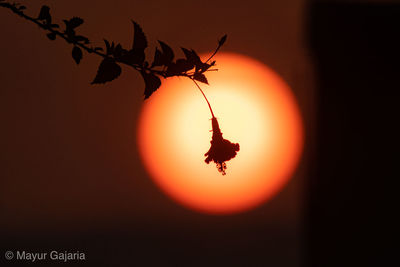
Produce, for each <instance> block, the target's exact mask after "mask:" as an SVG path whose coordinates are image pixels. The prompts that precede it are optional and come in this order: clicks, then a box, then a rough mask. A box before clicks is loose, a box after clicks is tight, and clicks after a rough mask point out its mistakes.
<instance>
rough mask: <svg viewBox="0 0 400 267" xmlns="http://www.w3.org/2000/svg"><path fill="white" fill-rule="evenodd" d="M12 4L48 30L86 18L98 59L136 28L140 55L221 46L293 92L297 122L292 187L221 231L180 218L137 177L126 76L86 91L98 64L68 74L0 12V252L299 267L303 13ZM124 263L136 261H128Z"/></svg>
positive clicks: (309, 80)
mask: <svg viewBox="0 0 400 267" xmlns="http://www.w3.org/2000/svg"><path fill="white" fill-rule="evenodd" d="M21 2H22V3H26V5H27V7H28V9H27V11H26V13H28V14H37V13H38V11H39V9H40V6H41V5H42V4H46V5H49V6H50V7H51V11H52V14H53V17H54V19H56V20H57V21H58V22H60V21H61V19H65V18H70V17H72V16H79V17H82V18H84V19H85V23H84V25H83V26H82V27H80V31H79V32H80V33H82V34H84V35H87V36H88V37H89V38H90V39H91V40H92V41H94V42H95V44H97V45H102V39H103V38H107V39H110V40H115V41H118V42H121V43H122V44H124V45H126V46H129V45H130V43H131V42H132V25H131V22H130V19H134V20H135V21H137V22H138V23H139V24H140V25H141V26H142V27H143V30H144V32H145V33H146V35H147V37H148V40H149V43H150V48H151V49H149V52H150V54H151V53H152V51H154V47H155V45H156V40H163V41H165V42H166V43H168V44H170V45H171V46H172V47H173V48H174V49H176V50H177V49H178V48H179V47H180V46H184V47H190V48H194V49H195V50H196V51H198V52H207V51H210V50H212V49H213V48H214V47H215V44H216V41H217V39H218V38H220V37H221V36H222V35H223V34H225V33H226V34H228V41H227V43H226V45H225V46H224V47H223V51H230V52H237V53H242V54H245V55H248V56H251V57H254V58H256V59H258V60H260V61H262V62H264V63H265V64H267V65H268V66H270V67H271V68H273V69H274V70H275V71H276V72H277V73H279V74H280V75H281V76H282V77H283V78H284V79H285V80H286V82H287V83H288V84H289V85H290V86H291V88H292V89H293V92H294V93H295V95H296V96H297V98H298V102H299V105H300V108H301V111H302V114H303V117H304V120H305V126H306V146H305V153H304V156H303V159H302V162H301V165H300V167H299V169H298V171H297V173H296V175H295V176H294V178H293V179H292V180H291V181H290V182H289V184H288V185H287V186H286V187H285V188H284V190H283V191H282V192H280V193H279V194H278V195H277V196H276V197H275V198H274V199H273V200H272V201H270V202H269V203H267V204H265V205H262V206H260V207H258V208H257V209H255V210H253V211H249V212H245V213H242V214H238V215H232V216H222V217H219V216H209V215H204V214H198V213H195V212H193V211H190V210H187V209H185V208H183V207H181V206H179V205H178V204H176V203H174V202H172V201H171V200H170V199H169V198H168V197H166V196H165V195H164V194H163V193H162V192H161V191H159V189H157V188H156V187H155V185H154V184H153V183H152V182H151V180H150V178H149V177H148V176H147V174H146V172H145V170H144V169H143V167H142V166H141V164H140V160H139V155H138V152H137V148H136V144H135V131H136V120H137V117H138V114H139V111H140V106H141V103H142V99H143V96H142V94H143V90H144V84H143V81H142V80H141V78H140V76H139V75H138V73H136V72H134V71H132V70H130V69H126V68H123V73H122V76H121V77H120V78H119V79H117V80H115V81H113V82H112V83H108V84H106V85H101V86H92V85H90V82H91V81H92V80H93V78H94V76H95V73H96V69H97V65H98V64H99V62H100V58H98V57H96V56H93V55H87V54H84V58H83V60H82V62H81V64H80V65H79V66H76V64H75V63H74V62H73V60H72V58H71V48H72V47H71V46H69V45H68V44H66V43H65V42H63V41H61V40H56V41H53V42H51V41H49V40H48V39H47V38H46V36H45V33H44V32H43V31H42V30H41V29H39V28H38V27H36V26H35V25H33V24H32V23H29V22H27V21H25V20H22V19H21V18H19V17H16V16H15V15H14V14H12V13H11V12H9V11H8V10H5V9H0V40H1V42H0V123H1V127H0V129H1V131H0V148H1V152H0V170H1V172H0V177H1V180H0V217H1V220H0V229H1V230H0V233H1V234H2V236H3V237H4V238H3V239H2V244H1V247H0V248H4V249H10V247H11V249H19V248H20V247H21V246H23V247H25V248H29V249H31V250H45V249H53V248H54V247H56V248H70V249H80V250H81V251H86V252H87V254H89V255H90V257H91V260H92V262H93V263H94V264H95V263H96V264H97V263H108V264H112V266H118V264H121V265H122V266H125V265H124V264H125V263H135V262H142V261H143V262H145V259H147V260H149V261H150V262H152V263H154V264H158V265H160V264H165V263H170V264H172V263H175V265H185V266H195V265H196V264H195V263H196V261H195V260H194V259H197V258H201V260H200V261H198V262H197V264H199V265H200V266H201V264H200V262H202V263H204V264H205V263H207V264H208V265H209V266H213V265H212V264H211V265H210V262H212V263H214V264H216V265H217V263H220V262H222V263H223V262H225V263H227V262H228V263H229V262H231V263H236V264H239V265H241V263H242V266H244V265H243V264H245V263H253V266H257V265H256V264H255V263H260V262H262V264H261V266H300V265H301V264H300V263H301V262H302V259H303V256H302V255H304V250H305V248H304V247H305V245H304V244H305V243H304V242H305V241H304V236H305V235H306V234H307V233H306V232H305V230H304V227H303V226H304V224H305V216H306V215H305V214H306V212H305V208H304V206H305V205H306V203H305V201H306V199H307V198H306V197H305V194H306V192H308V191H307V190H305V189H304V187H305V185H306V183H305V179H307V178H308V177H307V176H308V175H309V174H310V173H312V170H310V169H311V167H310V166H313V165H312V164H313V163H312V161H311V159H312V156H313V155H314V154H313V153H314V150H315V149H316V147H315V131H316V126H315V114H316V107H315V98H316V97H315V89H314V88H315V86H314V82H313V77H314V74H313V69H312V66H313V64H314V62H313V60H312V59H311V56H312V55H313V52H311V51H310V50H309V47H308V43H307V42H308V40H307V34H308V31H307V28H306V27H307V23H308V21H309V18H308V5H309V3H306V2H305V0H280V1H278V0H276V1H261V0H260V1H251V0H249V1H201V2H199V1H187V0H186V1H175V0H170V1H131V0H129V1H128V0H125V1H124V0H116V1H101V0H99V1H66V0H64V1H33V2H34V3H30V2H31V1H21ZM319 2H327V1H319ZM342 2H343V1H342ZM347 2H371V1H347ZM333 119H334V118H333ZM135 252H137V254H138V255H139V256H138V257H137V258H136V259H132V257H129V255H131V254H132V253H135ZM2 253H3V252H2ZM177 253H178V254H179V253H182V254H184V255H186V256H176V255H177ZM232 254H233V255H235V257H231V256H229V255H232ZM174 255H175V256H174ZM229 257H230V258H229ZM224 258H225V259H224ZM228 259H231V261H230V260H228ZM135 260H137V261H135ZM204 264H203V265H202V266H205V265H204ZM250 265H251V264H250ZM149 266H151V264H150V265H149ZM230 266H233V264H231V265H230Z"/></svg>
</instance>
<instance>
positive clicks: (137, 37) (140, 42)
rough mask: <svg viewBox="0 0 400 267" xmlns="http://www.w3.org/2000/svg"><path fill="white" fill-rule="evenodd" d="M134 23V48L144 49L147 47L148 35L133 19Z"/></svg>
mask: <svg viewBox="0 0 400 267" xmlns="http://www.w3.org/2000/svg"><path fill="white" fill-rule="evenodd" d="M132 23H133V31H134V33H133V44H132V50H144V49H145V48H146V47H147V39H146V36H145V35H144V32H143V30H142V28H141V27H140V25H139V24H137V23H136V22H134V21H133V20H132Z"/></svg>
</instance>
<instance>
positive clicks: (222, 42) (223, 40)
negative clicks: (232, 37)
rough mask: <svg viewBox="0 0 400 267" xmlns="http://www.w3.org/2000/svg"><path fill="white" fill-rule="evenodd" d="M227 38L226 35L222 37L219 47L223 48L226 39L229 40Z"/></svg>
mask: <svg viewBox="0 0 400 267" xmlns="http://www.w3.org/2000/svg"><path fill="white" fill-rule="evenodd" d="M227 37H228V35H227V34H225V35H224V36H222V38H221V39H219V41H218V45H219V46H222V45H223V44H224V43H225V42H226V38H227Z"/></svg>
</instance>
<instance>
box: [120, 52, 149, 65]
mask: <svg viewBox="0 0 400 267" xmlns="http://www.w3.org/2000/svg"><path fill="white" fill-rule="evenodd" d="M144 59H145V54H144V51H138V50H129V51H127V52H126V53H125V54H124V55H122V56H121V57H120V58H119V60H121V61H122V62H124V63H127V64H130V65H142V64H143V62H144Z"/></svg>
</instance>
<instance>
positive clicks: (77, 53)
mask: <svg viewBox="0 0 400 267" xmlns="http://www.w3.org/2000/svg"><path fill="white" fill-rule="evenodd" d="M72 58H73V59H74V60H75V62H76V64H79V62H81V59H82V50H81V49H80V48H79V47H77V46H74V48H72Z"/></svg>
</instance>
